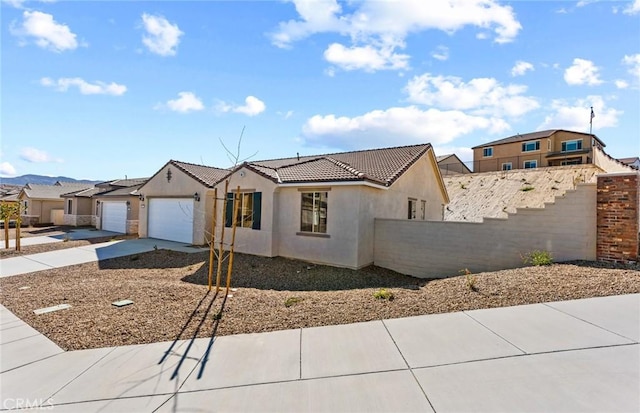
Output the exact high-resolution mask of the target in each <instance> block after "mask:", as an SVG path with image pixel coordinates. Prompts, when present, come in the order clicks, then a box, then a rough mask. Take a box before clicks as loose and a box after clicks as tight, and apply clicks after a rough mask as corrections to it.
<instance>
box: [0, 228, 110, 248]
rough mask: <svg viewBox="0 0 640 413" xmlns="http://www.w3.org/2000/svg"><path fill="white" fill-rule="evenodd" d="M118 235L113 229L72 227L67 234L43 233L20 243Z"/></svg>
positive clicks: (28, 243) (13, 243)
mask: <svg viewBox="0 0 640 413" xmlns="http://www.w3.org/2000/svg"><path fill="white" fill-rule="evenodd" d="M117 235H122V234H119V233H117V232H112V231H102V230H98V229H86V228H81V229H72V230H71V231H69V232H67V233H66V234H59V235H43V236H39V237H25V238H21V239H20V245H21V246H23V247H27V246H29V245H39V244H53V243H56V242H63V241H64V240H66V239H67V240H69V241H76V240H81V239H93V238H100V237H115V236H117ZM4 245H5V244H4V241H2V242H0V249H5V248H4ZM15 246H16V240H15V239H10V240H9V248H15Z"/></svg>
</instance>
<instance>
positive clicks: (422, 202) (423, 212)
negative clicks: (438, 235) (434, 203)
mask: <svg viewBox="0 0 640 413" xmlns="http://www.w3.org/2000/svg"><path fill="white" fill-rule="evenodd" d="M426 214H427V201H426V200H425V199H422V200H420V217H421V218H422V220H423V221H424V220H425V218H426V216H427V215H426Z"/></svg>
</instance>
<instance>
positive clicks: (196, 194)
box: [193, 192, 200, 202]
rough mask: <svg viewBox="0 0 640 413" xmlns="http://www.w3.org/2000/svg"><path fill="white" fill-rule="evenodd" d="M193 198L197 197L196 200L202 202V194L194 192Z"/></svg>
mask: <svg viewBox="0 0 640 413" xmlns="http://www.w3.org/2000/svg"><path fill="white" fill-rule="evenodd" d="M193 199H195V200H196V202H200V195H198V193H197V192H196V193H195V194H193Z"/></svg>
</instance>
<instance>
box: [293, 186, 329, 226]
mask: <svg viewBox="0 0 640 413" xmlns="http://www.w3.org/2000/svg"><path fill="white" fill-rule="evenodd" d="M309 195H311V210H310V212H311V217H312V221H311V223H308V222H305V217H306V216H307V214H305V213H304V212H305V202H304V198H305V196H307V197H308V196H309ZM316 195H317V196H318V198H317V199H316ZM323 204H324V207H323ZM323 209H324V216H323ZM307 211H309V210H308V209H307ZM316 217H317V223H315V222H316ZM322 221H324V224H323V223H322ZM309 225H310V228H311V230H309V229H308V228H309ZM328 233H329V191H302V192H301V193H300V232H299V234H304V235H309V234H312V235H316V234H317V235H326V234H328Z"/></svg>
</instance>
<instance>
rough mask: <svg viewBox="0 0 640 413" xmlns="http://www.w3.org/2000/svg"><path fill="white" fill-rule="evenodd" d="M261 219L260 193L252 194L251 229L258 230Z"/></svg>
mask: <svg viewBox="0 0 640 413" xmlns="http://www.w3.org/2000/svg"><path fill="white" fill-rule="evenodd" d="M261 217H262V192H254V193H253V226H252V227H251V228H252V229H260V221H261Z"/></svg>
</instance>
